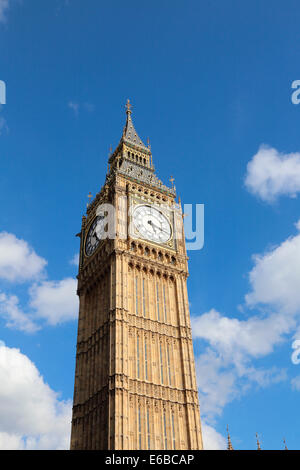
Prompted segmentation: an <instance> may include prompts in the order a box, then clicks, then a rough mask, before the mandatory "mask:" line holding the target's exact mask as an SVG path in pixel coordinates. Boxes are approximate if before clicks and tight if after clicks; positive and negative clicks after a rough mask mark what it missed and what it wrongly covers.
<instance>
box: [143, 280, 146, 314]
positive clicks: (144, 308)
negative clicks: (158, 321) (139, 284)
mask: <svg viewBox="0 0 300 470" xmlns="http://www.w3.org/2000/svg"><path fill="white" fill-rule="evenodd" d="M143 314H144V317H145V316H146V305H145V279H143Z"/></svg>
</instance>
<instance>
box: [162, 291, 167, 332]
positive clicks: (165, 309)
mask: <svg viewBox="0 0 300 470" xmlns="http://www.w3.org/2000/svg"><path fill="white" fill-rule="evenodd" d="M163 294H164V312H165V322H166V323H167V305H166V288H165V286H164V287H163Z"/></svg>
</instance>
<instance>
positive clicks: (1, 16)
mask: <svg viewBox="0 0 300 470" xmlns="http://www.w3.org/2000/svg"><path fill="white" fill-rule="evenodd" d="M9 4H10V2H9V0H0V23H6V21H7V16H6V14H7V10H8V8H9Z"/></svg>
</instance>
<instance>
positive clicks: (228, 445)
mask: <svg viewBox="0 0 300 470" xmlns="http://www.w3.org/2000/svg"><path fill="white" fill-rule="evenodd" d="M227 441H228V444H227V450H234V448H233V446H232V443H231V438H230V434H229V429H228V424H227Z"/></svg>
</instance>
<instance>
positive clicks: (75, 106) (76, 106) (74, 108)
mask: <svg viewBox="0 0 300 470" xmlns="http://www.w3.org/2000/svg"><path fill="white" fill-rule="evenodd" d="M68 107H69V108H70V109H71V110H72V111H73V113H74V115H75V116H76V117H77V116H78V115H79V108H80V105H79V103H76V102H75V101H69V103H68Z"/></svg>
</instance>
